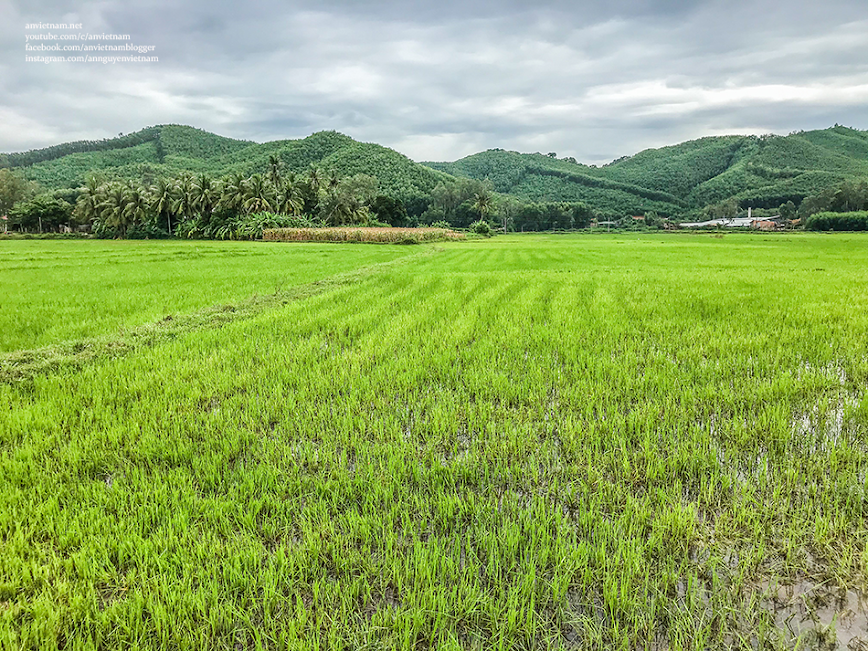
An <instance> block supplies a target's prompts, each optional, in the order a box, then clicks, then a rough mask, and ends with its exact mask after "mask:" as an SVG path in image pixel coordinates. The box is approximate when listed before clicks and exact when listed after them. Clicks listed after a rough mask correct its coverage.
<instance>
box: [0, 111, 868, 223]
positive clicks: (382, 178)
mask: <svg viewBox="0 0 868 651" xmlns="http://www.w3.org/2000/svg"><path fill="white" fill-rule="evenodd" d="M273 157H277V159H279V161H280V164H281V166H282V169H284V170H286V171H287V172H295V173H301V172H304V171H306V170H308V169H309V168H310V167H311V166H314V167H316V168H318V170H319V171H321V172H323V173H324V174H326V175H333V176H336V177H340V178H344V177H351V176H353V175H356V174H365V175H368V176H373V177H376V179H377V180H378V183H379V191H380V192H381V193H383V194H385V195H388V196H391V197H394V198H397V199H401V200H402V201H404V202H405V203H406V204H407V206H408V209H410V210H411V213H415V214H421V213H422V212H423V211H424V210H426V209H427V207H428V206H429V205H430V203H431V202H430V198H431V196H432V192H433V191H434V190H435V188H436V187H437V186H438V184H442V183H445V184H447V185H450V182H451V184H452V185H454V182H455V177H458V178H465V179H474V180H480V181H481V180H484V179H489V180H490V182H491V184H492V187H493V189H494V190H495V191H496V192H499V193H503V194H509V195H513V196H514V197H516V198H518V199H520V200H522V201H524V202H534V203H537V204H551V203H562V202H569V203H576V202H582V203H583V204H586V205H587V206H589V207H590V208H591V209H592V210H593V211H594V213H595V214H596V215H598V216H600V217H606V216H607V215H611V216H613V217H618V216H624V215H639V214H646V213H649V212H654V213H656V214H658V215H661V216H684V215H688V214H690V213H698V212H699V211H701V210H702V209H704V208H708V207H712V208H713V207H714V206H718V205H723V204H727V205H730V206H731V205H733V204H734V203H735V204H738V205H740V206H741V207H742V208H746V207H747V206H753V207H754V208H773V209H774V208H777V207H778V206H780V205H781V204H783V203H786V202H788V201H792V202H793V203H794V204H797V205H798V204H799V203H800V202H801V201H802V199H804V198H805V197H806V196H810V195H817V194H818V193H820V192H822V191H824V190H826V189H828V188H830V187H832V186H835V185H836V184H839V183H841V182H842V181H849V180H861V179H865V178H868V132H866V131H859V130H855V129H850V128H847V127H842V126H835V127H832V128H830V129H825V130H822V131H807V132H798V133H793V134H790V135H789V136H760V137H757V136H721V137H708V138H701V139H699V140H692V141H689V142H685V143H681V144H678V145H674V146H670V147H662V148H660V149H649V150H646V151H642V152H640V153H638V154H636V155H635V156H630V157H624V158H621V159H618V160H616V161H613V162H612V163H609V164H607V165H603V166H600V167H597V166H593V165H590V166H589V165H582V164H580V163H577V162H576V161H575V160H574V159H572V158H561V159H559V158H557V156H556V155H555V154H547V155H544V154H520V153H518V152H511V151H504V150H502V149H492V150H489V151H485V152H481V153H478V154H474V155H472V156H468V157H466V158H462V159H461V160H458V161H455V162H452V163H422V164H419V163H415V162H413V161H411V160H410V159H409V158H407V157H406V156H403V155H402V154H399V153H398V152H396V151H394V150H392V149H388V148H386V147H382V146H380V145H376V144H369V143H361V142H357V141H355V140H353V139H352V138H350V137H348V136H345V135H343V134H340V133H337V132H334V131H323V132H319V133H315V134H313V135H311V136H308V137H307V138H303V139H300V140H278V141H273V142H267V143H262V144H260V143H254V142H249V141H244V140H234V139H232V138H224V137H221V136H218V135H215V134H212V133H208V132H206V131H202V130H200V129H194V128H192V127H186V126H178V125H165V126H155V127H148V128H146V129H142V130H141V131H138V132H136V133H132V134H128V135H124V136H119V137H117V138H112V139H106V140H99V141H79V142H71V143H67V144H62V145H56V146H53V147H48V148H45V149H38V150H32V151H29V152H23V153H16V154H0V167H11V168H13V169H14V170H15V171H16V173H17V174H19V175H23V176H24V177H25V178H26V179H27V180H30V181H35V182H37V183H38V184H39V187H41V188H42V189H43V190H57V189H61V188H73V187H80V186H82V185H83V184H84V182H85V179H86V177H87V176H88V175H90V174H93V173H96V174H98V175H99V176H100V177H101V178H102V179H103V180H106V181H110V180H112V179H133V180H137V181H141V182H144V183H153V182H154V180H155V179H157V178H160V177H177V176H179V175H181V174H184V173H193V174H201V173H206V174H209V175H210V176H212V177H220V176H225V175H228V174H233V173H237V174H242V175H244V176H246V177H249V176H251V175H253V174H265V173H266V172H267V171H268V169H269V161H270V160H272V159H273ZM435 194H436V193H435ZM414 202H415V203H416V204H419V205H418V206H415V207H413V204H414ZM447 212H448V211H447Z"/></svg>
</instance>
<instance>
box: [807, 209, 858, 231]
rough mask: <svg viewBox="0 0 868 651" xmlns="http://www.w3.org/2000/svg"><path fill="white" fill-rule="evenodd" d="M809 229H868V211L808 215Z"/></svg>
mask: <svg viewBox="0 0 868 651" xmlns="http://www.w3.org/2000/svg"><path fill="white" fill-rule="evenodd" d="M805 229H807V230H809V231H868V211H866V210H863V211H861V212H818V213H817V214H815V215H811V216H810V217H808V221H807V222H806V223H805Z"/></svg>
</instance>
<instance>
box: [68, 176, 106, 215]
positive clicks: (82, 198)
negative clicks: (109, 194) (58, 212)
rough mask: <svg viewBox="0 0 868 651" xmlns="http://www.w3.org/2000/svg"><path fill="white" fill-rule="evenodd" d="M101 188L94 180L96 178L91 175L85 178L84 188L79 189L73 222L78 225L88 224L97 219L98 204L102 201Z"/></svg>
mask: <svg viewBox="0 0 868 651" xmlns="http://www.w3.org/2000/svg"><path fill="white" fill-rule="evenodd" d="M101 195H102V187H101V186H100V184H99V182H98V181H97V180H96V177H95V176H93V175H91V176H89V177H87V180H86V181H85V183H84V186H83V187H82V188H81V194H80V195H79V197H78V201H76V203H75V212H74V213H73V214H74V216H75V220H76V221H77V222H78V223H79V224H85V223H90V224H92V223H93V222H94V221H96V220H97V219H99V213H100V208H99V204H100V202H101V201H102V199H103V198H102V196H101Z"/></svg>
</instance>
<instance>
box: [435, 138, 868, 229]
mask: <svg viewBox="0 0 868 651" xmlns="http://www.w3.org/2000/svg"><path fill="white" fill-rule="evenodd" d="M426 165H429V166H430V167H432V168H434V169H437V170H440V171H443V172H447V173H449V174H453V175H455V176H463V177H468V178H473V179H484V178H488V179H490V180H491V182H492V183H493V185H494V189H495V190H497V191H498V192H502V193H508V194H512V195H515V196H516V197H518V198H520V199H523V200H526V201H532V202H558V201H580V202H584V203H587V204H589V205H591V206H592V207H593V208H594V209H595V211H597V213H598V214H599V215H601V216H602V215H606V214H608V215H617V216H623V215H630V214H634V215H643V214H645V213H646V212H648V211H652V210H653V211H655V212H657V213H659V214H661V215H663V216H672V215H679V214H684V213H687V212H695V211H698V210H700V209H702V208H705V207H707V206H710V205H713V204H719V203H723V202H725V201H727V200H729V199H734V200H735V201H736V202H737V203H738V204H739V205H740V206H742V207H744V208H746V207H747V206H752V207H754V208H776V207H777V206H779V205H780V204H782V203H785V202H787V201H793V202H795V203H797V204H798V203H799V202H801V200H802V199H804V198H805V197H807V196H810V195H815V194H818V193H820V192H822V191H823V190H825V189H827V188H829V187H831V186H835V185H837V184H840V183H841V182H842V181H852V180H855V179H864V178H866V177H868V132H865V131H858V130H856V129H849V128H846V127H841V126H835V127H833V128H831V129H826V130H824V131H809V132H799V133H793V134H790V135H789V136H785V137H783V136H763V137H755V136H724V137H712V138H701V139H699V140H693V141H690V142H685V143H682V144H679V145H674V146H671V147H662V148H660V149H649V150H646V151H643V152H640V153H639V154H636V155H635V156H631V157H624V158H622V159H618V160H616V161H614V162H612V163H610V164H609V165H604V166H602V167H594V166H586V165H580V164H577V163H576V162H575V161H574V160H572V159H564V160H559V159H557V158H554V157H552V156H551V155H548V156H545V155H542V154H519V153H517V152H507V151H503V150H499V149H495V150H489V151H487V152H482V153H479V154H474V155H472V156H468V157H467V158H463V159H461V160H459V161H456V162H454V163H426Z"/></svg>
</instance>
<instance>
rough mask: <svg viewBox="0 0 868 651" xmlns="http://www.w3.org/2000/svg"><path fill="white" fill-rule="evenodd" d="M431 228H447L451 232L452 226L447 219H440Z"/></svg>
mask: <svg viewBox="0 0 868 651" xmlns="http://www.w3.org/2000/svg"><path fill="white" fill-rule="evenodd" d="M431 228H445V229H446V230H449V229H450V228H452V226H451V225H450V224H449V222H448V221H446V220H445V219H438V220H437V221H436V222H434V223H432V224H431Z"/></svg>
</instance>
